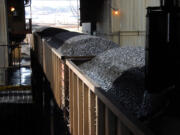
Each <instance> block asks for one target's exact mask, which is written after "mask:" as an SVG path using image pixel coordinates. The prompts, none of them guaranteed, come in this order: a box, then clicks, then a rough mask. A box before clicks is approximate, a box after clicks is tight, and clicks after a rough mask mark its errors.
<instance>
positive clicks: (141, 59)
mask: <svg viewBox="0 0 180 135" xmlns="http://www.w3.org/2000/svg"><path fill="white" fill-rule="evenodd" d="M144 66H145V50H144V48H143V47H130V46H126V47H120V48H115V49H111V50H108V51H106V52H104V53H102V54H100V55H98V56H97V57H95V58H94V59H92V60H91V61H89V62H87V63H84V64H82V65H80V69H81V70H83V72H84V73H85V74H86V75H88V76H89V77H90V78H91V79H92V80H93V81H94V82H96V83H97V84H98V85H99V86H100V87H101V88H102V89H101V92H102V93H103V94H104V95H105V96H106V97H107V98H108V99H109V100H111V102H112V103H113V104H115V105H116V106H117V107H118V108H119V109H120V110H125V111H126V112H129V113H130V114H132V115H134V116H135V117H136V118H138V119H142V118H144V117H147V116H148V115H150V114H151V113H152V103H151V102H152V101H151V96H150V95H149V94H148V93H147V92H146V91H145V86H144V85H145V68H144Z"/></svg>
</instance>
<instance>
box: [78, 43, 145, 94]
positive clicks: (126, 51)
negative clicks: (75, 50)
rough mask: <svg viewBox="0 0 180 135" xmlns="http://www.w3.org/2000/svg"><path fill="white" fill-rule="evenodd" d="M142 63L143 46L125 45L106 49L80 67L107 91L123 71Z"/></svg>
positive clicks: (140, 65)
mask: <svg viewBox="0 0 180 135" xmlns="http://www.w3.org/2000/svg"><path fill="white" fill-rule="evenodd" d="M144 65H145V52H144V48H143V47H130V46H127V47H119V48H114V49H111V50H108V51H106V52H104V53H102V54H100V55H98V56H97V57H95V58H94V59H92V60H91V61H89V62H87V63H85V64H83V65H81V66H80V68H81V69H82V70H83V71H84V72H85V74H87V75H88V76H89V77H90V78H91V79H92V80H95V82H96V83H97V84H99V85H100V86H101V88H103V89H104V90H105V91H107V90H109V89H110V88H111V87H112V84H113V82H114V81H115V80H116V79H117V78H118V77H119V76H121V75H122V73H123V72H124V71H126V70H128V69H131V68H135V67H139V68H140V67H143V66H144Z"/></svg>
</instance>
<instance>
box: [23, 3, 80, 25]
mask: <svg viewBox="0 0 180 135" xmlns="http://www.w3.org/2000/svg"><path fill="white" fill-rule="evenodd" d="M29 13H30V10H29V9H28V8H27V9H26V15H27V16H29ZM78 19H79V4H78V3H77V0H32V21H33V23H34V24H55V25H62V24H63V25H64V24H69V25H72V24H78Z"/></svg>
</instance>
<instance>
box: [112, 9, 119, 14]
mask: <svg viewBox="0 0 180 135" xmlns="http://www.w3.org/2000/svg"><path fill="white" fill-rule="evenodd" d="M112 14H113V16H119V15H120V10H119V9H112Z"/></svg>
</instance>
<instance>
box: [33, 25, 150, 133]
mask: <svg viewBox="0 0 180 135" xmlns="http://www.w3.org/2000/svg"><path fill="white" fill-rule="evenodd" d="M50 31H54V33H52V32H50ZM48 33H49V34H48ZM99 39H101V38H98V37H94V36H89V35H84V34H80V33H76V32H70V31H66V30H62V29H59V30H58V29H57V28H45V29H42V30H41V31H39V32H34V33H33V34H32V36H31V46H32V54H33V55H32V56H34V58H33V59H34V61H37V63H38V64H37V63H36V64H34V66H36V67H37V65H39V68H41V69H42V70H43V74H44V76H45V77H44V78H46V80H47V82H48V84H49V85H50V89H51V92H52V95H53V98H54V100H55V102H56V104H58V107H59V108H61V109H62V110H63V112H64V116H65V119H66V120H67V123H68V125H70V126H69V130H70V133H71V134H72V135H81V134H82V135H83V134H84V135H85V134H87V133H88V134H91V135H100V134H114V135H120V134H123V135H130V134H133V135H151V134H152V132H151V131H150V130H149V129H148V128H146V127H145V126H144V125H143V124H142V123H141V122H140V121H139V120H138V119H136V118H134V117H132V116H131V115H128V116H127V115H126V114H125V113H123V112H124V111H123V110H120V109H119V108H118V107H117V106H116V105H114V104H113V103H112V101H111V100H110V99H108V97H106V96H105V95H104V94H102V92H101V89H102V88H101V87H100V86H99V85H97V84H96V82H94V80H92V79H90V78H89V77H88V76H87V75H86V74H84V73H83V71H82V70H81V69H80V68H79V67H78V65H81V64H83V63H86V62H87V61H90V60H91V59H92V58H94V57H95V56H97V55H99V54H101V53H103V52H105V51H108V50H110V49H113V48H114V49H116V48H119V46H118V45H116V44H114V43H112V42H111V41H109V40H105V39H101V40H103V42H102V44H105V46H106V47H104V48H103V49H101V50H100V51H99V52H96V53H94V52H93V54H94V55H92V54H91V53H88V52H89V51H90V48H81V47H82V46H88V45H87V44H90V45H89V46H92V44H93V45H94V46H93V47H95V50H97V49H98V48H100V47H101V45H99V44H101V42H99ZM97 41H98V42H97ZM81 43H82V44H81ZM78 44H81V45H80V46H78ZM65 46H66V47H65ZM73 46H74V49H75V48H76V49H79V50H82V52H87V54H83V55H82V54H81V53H82V52H81V51H79V52H78V53H72V52H74V51H75V50H76V49H75V50H73ZM108 46H111V47H108ZM78 47H79V48H78ZM64 50H65V51H64ZM32 66H33V65H32ZM34 66H33V67H34Z"/></svg>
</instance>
